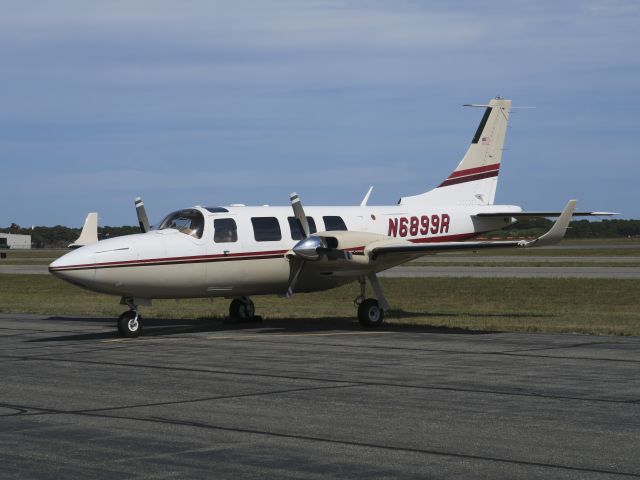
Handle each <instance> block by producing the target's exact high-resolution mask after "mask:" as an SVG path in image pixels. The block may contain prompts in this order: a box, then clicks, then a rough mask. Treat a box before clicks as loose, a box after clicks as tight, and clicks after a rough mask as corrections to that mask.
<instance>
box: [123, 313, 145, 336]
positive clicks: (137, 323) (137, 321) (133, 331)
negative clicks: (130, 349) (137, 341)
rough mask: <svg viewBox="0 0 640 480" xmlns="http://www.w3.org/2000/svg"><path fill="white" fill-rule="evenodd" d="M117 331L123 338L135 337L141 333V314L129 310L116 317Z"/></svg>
mask: <svg viewBox="0 0 640 480" xmlns="http://www.w3.org/2000/svg"><path fill="white" fill-rule="evenodd" d="M118 333H119V334H120V336H122V337H125V338H135V337H137V336H139V335H141V334H142V316H140V315H139V314H137V313H136V312H134V311H133V310H129V311H127V312H124V313H123V314H122V315H120V318H119V319H118Z"/></svg>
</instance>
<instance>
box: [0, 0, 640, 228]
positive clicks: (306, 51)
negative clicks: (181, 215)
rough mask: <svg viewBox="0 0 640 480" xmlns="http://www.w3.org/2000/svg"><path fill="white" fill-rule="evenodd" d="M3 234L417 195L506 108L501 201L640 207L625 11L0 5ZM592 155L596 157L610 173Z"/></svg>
mask: <svg viewBox="0 0 640 480" xmlns="http://www.w3.org/2000/svg"><path fill="white" fill-rule="evenodd" d="M0 4H1V10H2V15H0V87H1V88H0V178H1V179H2V180H1V183H0V226H1V227H6V226H8V225H9V224H10V223H12V222H16V223H18V224H20V225H22V226H31V225H49V226H52V225H57V224H62V225H67V226H81V225H82V223H83V221H84V218H85V216H86V214H87V212H89V211H97V212H99V215H100V224H101V225H114V226H115V225H134V224H136V223H137V221H136V215H135V209H134V204H133V200H134V198H135V197H136V196H138V195H141V196H142V198H143V200H144V202H145V205H146V208H147V212H148V214H149V217H150V220H151V221H152V223H154V222H157V221H158V220H160V219H161V217H163V216H164V215H165V214H166V213H168V212H170V211H172V210H176V209H179V208H185V207H190V206H193V205H228V204H231V203H244V204H249V205H262V204H270V205H285V204H288V202H289V194H290V193H291V192H293V191H297V192H298V193H299V194H300V195H301V198H302V201H303V204H305V205H355V204H359V202H360V201H361V199H362V197H363V196H364V194H365V193H366V191H367V189H368V188H369V186H370V185H373V186H374V190H373V193H372V196H371V199H370V204H394V203H396V202H397V200H398V198H399V197H400V196H405V195H412V194H417V193H421V192H423V191H426V190H429V189H431V188H433V187H434V186H436V185H437V184H438V183H440V182H441V181H442V180H443V179H444V178H446V177H447V176H448V174H449V173H450V172H451V171H452V170H453V168H455V166H456V165H457V163H458V162H459V160H460V159H461V158H462V155H463V154H464V152H465V151H466V149H467V147H468V144H469V142H470V139H471V137H472V136H473V133H474V132H475V129H476V127H477V124H478V122H479V120H480V117H481V116H482V111H481V110H480V109H470V108H463V107H462V105H463V104H464V103H486V102H488V101H489V99H491V98H493V97H495V96H496V95H500V96H502V97H505V98H510V99H512V100H513V105H514V106H534V107H536V108H535V109H522V110H514V111H513V114H512V116H511V119H510V125H509V130H508V132H507V140H506V145H505V147H506V150H505V151H504V154H503V158H502V167H501V174H500V180H499V184H498V190H497V194H496V203H500V204H509V205H520V206H522V207H523V208H525V209H528V210H549V209H553V210H559V209H561V208H562V207H563V206H564V204H565V203H566V201H567V200H568V199H570V198H576V199H578V207H579V208H580V209H587V210H608V211H616V212H621V215H620V217H619V218H640V202H639V201H638V193H637V192H638V186H637V185H638V179H639V176H640V175H639V174H640V164H639V160H640V159H639V158H638V153H637V146H636V145H635V142H636V140H637V137H638V136H639V134H640V56H639V55H638V46H640V3H639V2H637V1H636V0H632V1H624V0H620V1H618V0H608V1H589V0H584V1H571V0H569V1H562V2H558V1H530V2H527V1H517V0H515V1H514V0H509V1H495V2H476V1H457V2H451V1H424V2H421V1H408V0H393V1H375V0H370V1H358V0H344V1H322V0H309V1H276V0H273V1H271V0H251V1H238V0H236V1H227V2H224V1H223V2H218V1H213V0H202V1H197V0H175V1H165V0H153V1H151V0H144V1H143V0H124V1H108V0H102V1H88V0H57V1H56V2H50V1H32V0H21V1H20V2H11V1H8V0H7V1H2V2H0ZM605 167H606V168H605Z"/></svg>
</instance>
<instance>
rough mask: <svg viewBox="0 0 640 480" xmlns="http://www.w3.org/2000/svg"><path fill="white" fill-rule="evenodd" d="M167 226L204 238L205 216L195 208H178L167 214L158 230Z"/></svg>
mask: <svg viewBox="0 0 640 480" xmlns="http://www.w3.org/2000/svg"><path fill="white" fill-rule="evenodd" d="M167 228H173V229H175V230H178V231H179V232H181V233H184V234H186V235H191V236H192V237H195V238H202V231H203V230H204V217H203V216H202V213H200V212H199V211H198V210H195V209H193V208H189V209H186V210H178V211H177V212H173V213H170V214H169V215H167V216H166V217H165V219H164V220H163V221H162V223H160V226H159V227H158V230H165V229H167Z"/></svg>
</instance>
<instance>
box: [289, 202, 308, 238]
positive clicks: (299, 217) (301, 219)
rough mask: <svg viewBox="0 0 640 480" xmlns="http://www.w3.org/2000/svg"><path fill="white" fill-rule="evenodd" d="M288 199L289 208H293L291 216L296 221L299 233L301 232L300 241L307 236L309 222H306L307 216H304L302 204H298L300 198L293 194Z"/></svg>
mask: <svg viewBox="0 0 640 480" xmlns="http://www.w3.org/2000/svg"><path fill="white" fill-rule="evenodd" d="M289 198H290V199H291V208H293V215H294V216H295V217H296V221H297V222H298V226H299V227H300V231H301V232H302V239H303V240H304V239H305V238H307V237H308V236H309V233H310V230H309V221H308V220H307V216H306V215H305V214H304V209H303V208H302V202H300V196H299V195H298V194H297V193H295V192H293V193H292V194H291V195H290V196H289Z"/></svg>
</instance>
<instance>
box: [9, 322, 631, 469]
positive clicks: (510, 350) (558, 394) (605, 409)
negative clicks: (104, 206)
mask: <svg viewBox="0 0 640 480" xmlns="http://www.w3.org/2000/svg"><path fill="white" fill-rule="evenodd" d="M145 328H146V336H145V337H142V338H140V339H136V340H120V339H118V338H117V337H116V336H115V335H114V325H113V320H112V319H103V318H69V317H67V318H47V317H42V316H36V315H3V314H0V342H1V349H0V356H1V359H2V361H1V362H0V375H1V376H0V378H1V379H2V380H1V384H0V385H1V389H0V445H2V448H1V449H0V465H2V467H1V472H2V475H1V476H2V477H3V478H16V479H24V478H105V479H114V478H278V479H281V478H318V479H326V478H367V479H371V478H452V477H455V478H492V479H496V478H505V479H513V478H544V479H548V478H553V479H603V478H612V479H613V478H629V477H640V455H638V452H639V451H640V377H639V376H638V367H639V365H640V338H624V337H591V336H574V335H541V334H503V333H489V334H479V333H478V334H475V333H472V332H464V331H456V330H452V331H447V330H435V329H431V330H430V329H425V328H421V329H420V328H411V327H396V328H394V329H388V328H387V329H382V330H380V331H370V330H365V331H363V330H361V329H360V328H359V327H358V326H357V325H356V324H355V323H354V322H353V321H351V320H346V319H345V320H343V319H333V320H325V321H320V320H310V321H301V320H283V321H279V322H277V323H271V322H266V323H264V324H253V325H251V324H245V325H235V324H226V323H223V322H221V321H192V322H188V321H185V322H177V321H176V322H174V321H159V320H156V321H151V320H148V321H147V323H146V324H145Z"/></svg>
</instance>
